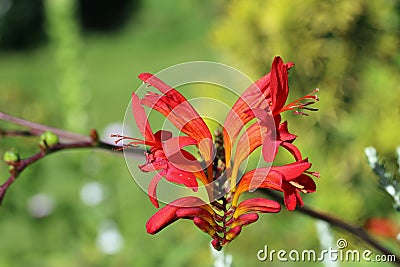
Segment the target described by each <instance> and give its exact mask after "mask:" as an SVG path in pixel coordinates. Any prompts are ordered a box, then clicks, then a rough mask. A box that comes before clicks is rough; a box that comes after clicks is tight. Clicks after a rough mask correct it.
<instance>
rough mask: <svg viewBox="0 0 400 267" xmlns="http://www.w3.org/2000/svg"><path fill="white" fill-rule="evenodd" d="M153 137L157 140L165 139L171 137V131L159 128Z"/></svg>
mask: <svg viewBox="0 0 400 267" xmlns="http://www.w3.org/2000/svg"><path fill="white" fill-rule="evenodd" d="M154 137H155V138H157V140H159V141H166V140H169V139H171V138H172V133H171V132H170V131H164V130H159V131H157V132H156V133H155V134H154Z"/></svg>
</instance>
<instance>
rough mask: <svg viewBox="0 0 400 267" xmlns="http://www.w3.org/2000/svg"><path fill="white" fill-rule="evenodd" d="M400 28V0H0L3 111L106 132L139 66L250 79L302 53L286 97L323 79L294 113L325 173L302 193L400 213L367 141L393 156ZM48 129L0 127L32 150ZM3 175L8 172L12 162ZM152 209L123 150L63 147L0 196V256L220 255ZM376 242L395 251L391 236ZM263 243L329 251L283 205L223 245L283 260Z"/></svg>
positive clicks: (189, 259)
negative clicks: (24, 131) (374, 167)
mask: <svg viewBox="0 0 400 267" xmlns="http://www.w3.org/2000/svg"><path fill="white" fill-rule="evenodd" d="M399 34H400V3H399V1H395V0H379V1H368V0H354V1H347V0H336V1H333V0H332V1H319V0H307V1H292V0H279V1H278V0H269V1H261V0H255V1H245V0H242V1H211V0H203V1H200V0H195V1H183V0H180V1H172V0H164V1H157V0H125V1H118V2H117V3H116V4H114V3H113V4H111V2H109V1H89V0H76V1H74V0H47V1H42V0H35V1H33V0H0V110H1V111H3V112H7V113H10V114H12V115H15V116H19V117H22V118H25V119H28V120H32V121H36V122H39V123H43V124H48V125H52V126H55V127H60V128H65V129H68V130H72V131H76V132H79V133H82V134H86V133H87V132H88V131H89V129H91V128H95V129H98V130H99V133H100V134H101V136H102V137H103V138H105V137H106V135H107V134H106V133H105V131H106V129H107V127H109V126H110V125H112V124H113V123H121V121H122V119H123V116H124V113H125V109H126V106H127V104H128V102H129V98H130V94H131V91H133V90H135V89H136V88H137V87H138V86H139V85H140V84H141V82H140V81H139V80H138V79H137V78H136V76H137V75H138V74H139V73H141V72H158V71H160V70H162V69H164V68H166V67H169V66H171V65H175V64H178V63H182V62H186V61H193V60H210V61H217V62H222V63H225V64H227V65H230V66H233V67H235V68H237V69H239V70H240V71H242V72H244V73H246V74H248V75H249V76H250V78H252V79H254V80H255V79H257V78H258V77H260V76H261V75H263V74H264V73H266V72H268V71H269V68H270V64H271V62H272V59H273V57H274V56H275V55H280V56H281V57H282V58H283V59H284V60H285V61H293V62H295V63H296V66H295V68H294V69H293V70H291V72H290V77H289V83H290V88H291V91H290V96H289V98H290V99H292V100H293V99H296V98H298V97H300V96H303V95H304V94H306V93H308V92H310V91H312V90H313V89H314V88H315V87H318V88H320V89H321V91H320V93H319V96H320V99H321V101H320V102H319V103H318V104H317V107H318V108H319V109H320V110H319V111H318V112H315V113H312V114H311V116H309V117H303V116H294V115H292V114H285V118H287V119H289V120H290V122H289V127H290V130H292V131H293V132H294V133H296V134H297V135H298V136H299V137H298V139H297V140H296V144H297V145H298V146H299V147H300V148H301V150H302V151H303V155H305V156H309V158H310V161H311V162H312V163H313V170H315V171H319V172H320V173H321V179H318V180H317V192H316V193H315V194H312V195H309V196H305V197H304V199H305V202H306V204H307V205H309V206H312V207H313V208H315V209H318V210H322V211H325V212H327V213H331V214H333V215H336V216H338V217H340V218H343V219H345V220H347V221H349V222H352V223H354V224H357V225H363V224H364V222H365V221H366V220H367V219H368V218H370V217H386V218H391V219H392V220H396V221H397V222H398V216H397V217H396V214H394V211H393V209H392V203H391V199H390V198H389V197H387V196H386V195H385V194H384V193H383V192H381V191H380V190H378V189H377V182H376V178H375V177H374V176H373V174H372V173H371V171H370V169H369V167H368V165H367V163H366V160H365V157H364V155H363V149H364V147H366V146H369V145H373V146H376V147H377V149H378V151H379V152H380V153H381V154H382V155H384V156H385V157H386V158H387V159H388V161H390V160H394V159H395V155H394V150H395V147H396V146H397V145H398V144H399V142H398V137H399V131H400V104H399V103H400V90H399V84H400V75H399V74H400V73H399V71H400V50H399V36H400V35H399ZM0 127H4V128H12V127H15V126H12V125H9V124H7V123H4V122H0ZM37 143H38V140H32V139H22V138H15V139H10V138H1V139H0V152H1V154H2V153H3V152H4V151H5V150H6V149H8V148H10V147H15V148H16V149H18V150H19V151H20V154H21V156H22V157H26V156H29V155H30V154H31V153H33V152H34V151H36V150H37ZM0 174H1V177H3V178H2V181H4V180H5V179H6V178H7V176H8V174H7V166H6V165H5V164H3V165H1V167H0ZM85 196H86V198H85ZM87 196H89V200H87ZM154 212H155V208H154V207H153V206H152V205H151V204H150V202H149V201H148V198H147V196H146V194H145V193H144V192H142V191H141V189H140V188H139V187H138V186H137V185H136V184H135V182H134V181H133V179H132V178H131V177H130V174H129V172H128V170H127V168H126V165H125V162H124V159H123V158H122V157H121V156H118V155H115V154H112V153H108V152H104V151H95V150H82V151H72V152H71V151H66V152H61V153H57V154H55V155H52V156H50V157H48V158H46V159H44V160H43V161H41V162H39V163H38V164H36V165H34V166H32V167H30V168H29V169H28V170H27V171H25V172H24V173H23V174H22V175H21V177H20V178H19V179H18V181H17V182H16V183H15V184H14V185H13V186H12V188H11V189H10V191H9V192H8V194H7V196H6V199H5V201H4V204H3V207H2V208H1V209H0V266H59V267H62V266H212V259H211V256H210V251H209V244H208V243H209V242H210V240H209V237H208V236H207V235H205V234H203V233H201V232H200V231H199V230H198V229H196V228H195V227H193V225H192V222H190V221H179V222H177V223H175V224H174V225H173V226H170V227H168V228H166V229H165V230H163V231H162V232H160V233H159V234H157V235H155V236H150V235H148V234H147V233H146V231H145V223H146V221H147V219H148V218H149V217H150V216H151V215H152V214H153V213H154ZM107 236H108V237H109V239H105V240H108V241H106V243H107V244H108V245H104V242H103V241H102V240H103V239H104V238H106V237H107ZM339 237H344V238H347V239H348V242H349V246H350V248H352V249H353V248H354V249H359V250H363V249H367V248H368V247H365V246H364V245H363V244H362V243H361V242H360V241H359V240H356V239H354V238H353V237H351V236H348V235H347V234H345V233H344V232H342V231H340V230H339V231H334V238H335V240H336V238H339ZM379 240H381V241H382V242H383V243H384V244H385V245H387V246H388V247H391V248H392V249H394V250H397V251H398V250H399V246H398V243H397V244H396V242H395V241H390V240H383V239H379ZM264 245H268V247H269V248H271V249H276V250H279V249H298V250H303V249H311V248H315V249H319V247H320V245H319V239H318V234H317V231H316V225H315V220H312V219H310V218H308V217H305V216H303V215H301V214H299V213H297V212H287V211H285V210H282V212H281V213H279V214H273V215H262V216H261V218H260V219H259V221H258V222H257V223H256V224H254V225H251V226H249V227H247V228H245V229H244V230H243V232H242V234H241V235H240V236H239V237H238V239H237V240H235V241H234V242H233V243H232V244H230V245H229V246H228V247H227V248H226V249H225V252H226V253H230V254H232V255H233V262H234V266H245V265H246V266H267V265H269V266H285V265H287V263H280V262H275V261H274V262H268V261H267V262H259V261H258V260H257V257H256V253H257V251H258V250H260V249H262V248H263V247H264ZM364 264H365V263H345V262H343V263H340V264H339V265H340V266H364ZM290 265H296V266H297V265H298V266H303V265H304V263H290ZM307 265H308V266H323V264H322V263H307ZM339 265H338V266H339ZM370 265H371V266H389V264H384V263H376V264H375V265H374V264H373V263H370Z"/></svg>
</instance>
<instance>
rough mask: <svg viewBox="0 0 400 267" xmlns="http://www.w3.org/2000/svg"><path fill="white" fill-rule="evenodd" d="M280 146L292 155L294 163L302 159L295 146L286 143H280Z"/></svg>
mask: <svg viewBox="0 0 400 267" xmlns="http://www.w3.org/2000/svg"><path fill="white" fill-rule="evenodd" d="M280 146H281V147H283V148H285V149H286V150H287V151H289V153H290V154H292V155H293V157H294V159H295V160H296V161H300V160H301V159H302V155H301V152H300V150H299V149H298V148H297V146H295V145H293V144H291V143H288V142H282V143H281V144H280Z"/></svg>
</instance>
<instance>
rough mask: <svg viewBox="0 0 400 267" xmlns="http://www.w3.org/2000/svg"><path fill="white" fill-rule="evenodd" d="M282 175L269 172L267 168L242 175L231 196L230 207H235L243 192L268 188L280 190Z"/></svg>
mask: <svg viewBox="0 0 400 267" xmlns="http://www.w3.org/2000/svg"><path fill="white" fill-rule="evenodd" d="M282 179H283V177H282V175H281V174H280V173H279V172H275V171H270V170H269V168H258V169H255V170H252V171H249V172H247V173H246V174H245V175H243V177H242V179H241V180H240V182H239V185H238V187H237V189H236V192H235V194H234V196H233V200H232V205H233V206H236V204H237V202H238V199H239V196H240V195H241V194H242V193H243V192H247V191H253V190H255V189H257V188H270V189H274V190H281V188H282Z"/></svg>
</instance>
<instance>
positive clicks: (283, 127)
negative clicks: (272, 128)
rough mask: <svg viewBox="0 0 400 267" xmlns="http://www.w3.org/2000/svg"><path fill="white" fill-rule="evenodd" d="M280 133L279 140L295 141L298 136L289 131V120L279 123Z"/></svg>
mask: <svg viewBox="0 0 400 267" xmlns="http://www.w3.org/2000/svg"><path fill="white" fill-rule="evenodd" d="M278 133H279V140H281V141H286V142H293V141H294V140H295V139H296V137H297V136H296V135H294V134H291V133H289V130H288V128H287V121H285V122H283V123H281V124H279V127H278Z"/></svg>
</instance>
